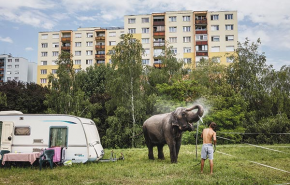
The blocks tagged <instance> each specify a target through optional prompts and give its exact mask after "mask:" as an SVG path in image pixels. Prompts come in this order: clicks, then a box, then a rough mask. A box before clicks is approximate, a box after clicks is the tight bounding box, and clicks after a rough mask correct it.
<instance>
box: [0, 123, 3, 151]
mask: <svg viewBox="0 0 290 185" xmlns="http://www.w3.org/2000/svg"><path fill="white" fill-rule="evenodd" d="M2 124H3V122H2V121H0V146H1V136H2Z"/></svg>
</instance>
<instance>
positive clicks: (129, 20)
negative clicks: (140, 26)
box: [128, 18, 136, 24]
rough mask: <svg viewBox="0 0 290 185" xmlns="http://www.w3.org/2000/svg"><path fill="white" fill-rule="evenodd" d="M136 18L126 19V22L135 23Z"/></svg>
mask: <svg viewBox="0 0 290 185" xmlns="http://www.w3.org/2000/svg"><path fill="white" fill-rule="evenodd" d="M135 22H136V19H135V18H129V19H128V24H135Z"/></svg>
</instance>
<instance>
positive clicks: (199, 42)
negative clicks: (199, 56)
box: [196, 41, 207, 45]
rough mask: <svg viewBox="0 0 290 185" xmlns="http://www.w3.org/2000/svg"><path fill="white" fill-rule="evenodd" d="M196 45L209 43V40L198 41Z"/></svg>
mask: <svg viewBox="0 0 290 185" xmlns="http://www.w3.org/2000/svg"><path fill="white" fill-rule="evenodd" d="M196 45H207V41H196Z"/></svg>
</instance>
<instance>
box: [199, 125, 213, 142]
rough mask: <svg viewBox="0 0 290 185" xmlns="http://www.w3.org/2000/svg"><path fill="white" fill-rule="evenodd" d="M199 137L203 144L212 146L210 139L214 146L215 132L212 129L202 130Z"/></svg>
mask: <svg viewBox="0 0 290 185" xmlns="http://www.w3.org/2000/svg"><path fill="white" fill-rule="evenodd" d="M201 137H202V138H203V144H212V138H213V140H214V144H215V142H216V132H215V131H214V130H213V129H212V128H206V129H203V131H202V134H201Z"/></svg>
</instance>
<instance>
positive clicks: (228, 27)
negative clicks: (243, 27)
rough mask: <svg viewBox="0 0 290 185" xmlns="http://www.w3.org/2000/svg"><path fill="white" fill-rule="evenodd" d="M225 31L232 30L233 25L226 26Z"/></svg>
mask: <svg viewBox="0 0 290 185" xmlns="http://www.w3.org/2000/svg"><path fill="white" fill-rule="evenodd" d="M226 30H234V25H233V24H227V25H226Z"/></svg>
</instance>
